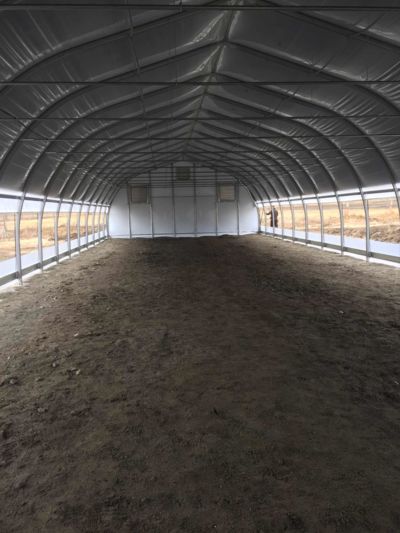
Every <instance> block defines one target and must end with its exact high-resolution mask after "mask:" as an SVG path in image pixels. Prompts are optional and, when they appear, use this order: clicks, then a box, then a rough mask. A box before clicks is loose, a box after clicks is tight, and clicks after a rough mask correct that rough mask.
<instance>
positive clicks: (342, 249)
mask: <svg viewBox="0 0 400 533" xmlns="http://www.w3.org/2000/svg"><path fill="white" fill-rule="evenodd" d="M336 201H337V204H338V209H339V220H340V254H341V255H343V254H344V216H343V206H342V202H341V201H340V198H339V195H338V194H337V193H336Z"/></svg>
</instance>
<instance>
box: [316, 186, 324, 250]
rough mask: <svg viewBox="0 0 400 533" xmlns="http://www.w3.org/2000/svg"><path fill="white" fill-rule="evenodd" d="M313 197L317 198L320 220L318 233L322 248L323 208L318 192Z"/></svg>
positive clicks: (322, 247)
mask: <svg viewBox="0 0 400 533" xmlns="http://www.w3.org/2000/svg"><path fill="white" fill-rule="evenodd" d="M315 198H316V200H317V204H318V211H319V222H320V235H321V250H323V249H324V246H325V242H324V241H325V229H324V210H323V207H322V204H321V200H320V199H319V196H318V194H316V195H315Z"/></svg>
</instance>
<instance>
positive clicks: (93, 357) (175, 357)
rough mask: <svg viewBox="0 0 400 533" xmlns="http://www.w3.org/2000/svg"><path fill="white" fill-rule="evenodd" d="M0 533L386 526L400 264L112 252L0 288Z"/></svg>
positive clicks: (221, 250)
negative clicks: (0, 291)
mask: <svg viewBox="0 0 400 533" xmlns="http://www.w3.org/2000/svg"><path fill="white" fill-rule="evenodd" d="M0 300H1V301H0V384H1V386H0V531H1V533H12V532H16V533H25V532H35V533H38V532H39V533H41V532H51V533H64V532H71V533H72V532H74V533H75V532H84V533H89V532H93V533H94V532H96V533H97V532H104V533H106V532H107V533H114V532H117V533H125V532H127V533H128V532H129V533H133V532H144V531H151V532H162V533H165V532H175V531H184V532H207V531H221V532H224V533H225V532H272V533H279V532H281V531H286V532H287V531H300V532H337V531H339V532H343V531H346V532H348V531H349V532H366V531H372V532H375V533H376V532H385V533H386V532H393V533H398V532H399V531H400V504H399V502H400V357H399V354H400V335H399V333H400V320H399V319H400V270H396V269H394V268H391V267H385V266H377V265H366V264H364V263H362V262H360V261H356V260H354V259H351V258H341V257H340V256H337V255H334V254H331V253H322V252H321V251H319V250H316V249H311V248H306V247H303V246H300V245H293V244H291V243H289V242H282V241H279V240H275V239H272V238H267V237H264V236H251V237H241V238H235V237H221V238H204V239H186V240H185V239H178V240H173V239H165V240H156V241H149V240H147V241H146V240H142V241H140V240H137V241H108V242H106V243H104V244H102V245H100V246H98V247H96V248H92V249H91V250H89V251H87V252H85V253H83V254H81V255H80V256H79V257H76V258H74V259H73V260H71V261H67V262H64V263H62V264H60V265H59V266H57V267H55V268H54V269H52V270H51V271H48V272H46V273H45V274H43V275H40V276H36V277H35V278H33V279H32V280H31V281H30V282H29V284H27V285H26V286H25V287H24V288H22V289H18V290H17V291H15V292H13V293H7V294H0Z"/></svg>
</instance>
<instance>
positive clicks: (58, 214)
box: [54, 198, 62, 263]
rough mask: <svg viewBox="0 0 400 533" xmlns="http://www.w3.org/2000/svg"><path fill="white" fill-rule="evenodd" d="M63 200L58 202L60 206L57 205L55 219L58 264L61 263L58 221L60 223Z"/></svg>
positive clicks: (55, 243)
mask: <svg viewBox="0 0 400 533" xmlns="http://www.w3.org/2000/svg"><path fill="white" fill-rule="evenodd" d="M61 202H62V200H61V198H60V200H59V202H58V205H57V211H56V216H55V217H54V246H55V250H56V261H57V263H59V261H60V246H59V243H58V221H59V218H60V209H61Z"/></svg>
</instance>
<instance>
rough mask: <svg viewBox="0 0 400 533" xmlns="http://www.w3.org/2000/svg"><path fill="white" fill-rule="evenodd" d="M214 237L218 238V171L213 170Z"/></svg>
mask: <svg viewBox="0 0 400 533" xmlns="http://www.w3.org/2000/svg"><path fill="white" fill-rule="evenodd" d="M214 172H215V176H214V177H215V235H216V236H217V237H218V232H219V228H218V223H219V221H218V218H219V217H218V209H219V199H218V170H215V171H214Z"/></svg>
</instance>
